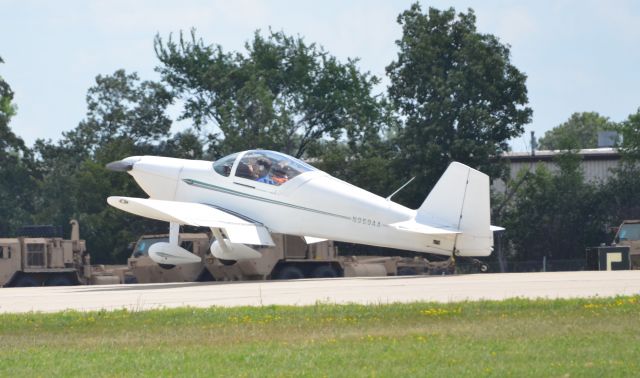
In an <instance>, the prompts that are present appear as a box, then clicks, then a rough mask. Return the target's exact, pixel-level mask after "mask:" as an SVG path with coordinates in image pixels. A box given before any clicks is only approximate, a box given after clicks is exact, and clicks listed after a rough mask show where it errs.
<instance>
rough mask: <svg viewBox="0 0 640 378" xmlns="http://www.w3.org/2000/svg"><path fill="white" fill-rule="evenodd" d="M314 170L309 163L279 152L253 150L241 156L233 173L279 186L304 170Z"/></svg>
mask: <svg viewBox="0 0 640 378" xmlns="http://www.w3.org/2000/svg"><path fill="white" fill-rule="evenodd" d="M315 170H316V168H314V167H312V166H310V165H309V164H307V163H305V162H303V161H300V160H298V159H296V158H294V157H291V156H288V155H285V154H281V153H279V152H274V151H266V150H254V151H247V152H246V153H245V154H244V156H242V159H240V162H239V163H238V167H237V168H236V172H235V175H236V176H237V177H241V178H245V179H249V180H254V181H257V182H262V183H265V184H269V185H277V186H279V185H282V184H284V183H286V182H287V181H289V180H291V179H293V178H294V177H296V176H298V175H300V174H302V173H304V172H309V171H315Z"/></svg>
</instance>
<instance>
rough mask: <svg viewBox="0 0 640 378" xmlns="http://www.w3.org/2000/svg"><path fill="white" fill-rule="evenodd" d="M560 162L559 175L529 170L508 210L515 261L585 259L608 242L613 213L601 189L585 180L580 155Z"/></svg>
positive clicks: (542, 169)
mask: <svg viewBox="0 0 640 378" xmlns="http://www.w3.org/2000/svg"><path fill="white" fill-rule="evenodd" d="M556 164H557V166H558V168H559V170H558V171H557V172H555V173H553V172H551V171H550V170H549V169H547V168H545V166H544V165H540V166H538V168H537V170H536V171H535V172H529V173H528V176H529V177H528V178H527V180H525V181H524V182H523V183H522V185H521V186H520V187H519V188H518V189H517V191H516V195H515V197H514V200H513V203H512V204H511V205H510V206H508V207H507V211H506V212H505V216H504V223H503V224H502V225H503V226H504V227H505V228H506V237H507V239H508V240H510V241H511V243H512V244H513V246H514V249H515V256H512V257H513V258H514V259H515V260H538V261H541V260H542V258H543V256H546V257H548V258H551V259H556V260H558V259H582V258H584V254H585V248H586V247H587V246H593V245H599V244H600V242H602V241H603V240H604V227H603V225H604V224H605V223H606V220H607V218H608V212H609V209H607V206H606V204H605V202H603V201H602V198H601V197H602V196H601V194H600V192H601V190H600V188H599V187H598V186H597V185H595V184H589V183H585V182H584V176H583V173H582V170H581V167H580V158H579V156H577V155H576V154H575V153H572V152H567V153H564V154H562V155H561V156H560V157H559V158H558V159H556ZM515 182H518V180H516V181H514V182H513V183H515Z"/></svg>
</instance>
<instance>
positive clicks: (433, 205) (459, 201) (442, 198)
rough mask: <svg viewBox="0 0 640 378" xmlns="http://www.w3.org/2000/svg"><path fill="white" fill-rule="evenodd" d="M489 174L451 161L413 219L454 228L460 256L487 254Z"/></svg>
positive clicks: (489, 244) (490, 236)
mask: <svg viewBox="0 0 640 378" xmlns="http://www.w3.org/2000/svg"><path fill="white" fill-rule="evenodd" d="M489 201H490V199H489V176H487V175H485V174H484V173H482V172H480V171H477V170H475V169H473V168H470V167H467V166H466V165H464V164H461V163H457V162H454V163H451V164H450V165H449V167H448V168H447V170H446V171H445V172H444V174H443V175H442V177H440V180H438V182H437V183H436V185H435V186H434V188H433V190H432V191H431V193H429V195H428V196H427V199H425V201H424V202H423V203H422V205H421V206H420V208H419V209H418V210H417V214H416V222H417V223H420V224H427V225H435V226H436V227H442V228H448V229H454V230H458V231H459V232H460V234H458V235H456V244H455V249H456V250H458V255H460V256H488V255H490V254H491V251H492V250H493V232H492V231H491V221H490V217H491V214H490V213H491V210H490V204H489Z"/></svg>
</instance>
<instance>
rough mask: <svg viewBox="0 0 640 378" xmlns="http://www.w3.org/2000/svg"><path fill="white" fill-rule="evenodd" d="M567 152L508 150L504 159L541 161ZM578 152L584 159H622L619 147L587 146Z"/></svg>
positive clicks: (549, 159)
mask: <svg viewBox="0 0 640 378" xmlns="http://www.w3.org/2000/svg"><path fill="white" fill-rule="evenodd" d="M565 152H567V151H566V150H540V151H535V155H531V153H530V152H507V153H505V154H504V155H502V159H506V160H509V161H511V162H514V163H515V162H539V161H551V160H553V158H554V157H556V156H558V155H560V154H562V153H565ZM577 154H578V155H580V156H581V157H582V159H583V160H620V157H621V155H620V151H618V149H617V148H610V147H607V148H587V149H582V150H578V151H577Z"/></svg>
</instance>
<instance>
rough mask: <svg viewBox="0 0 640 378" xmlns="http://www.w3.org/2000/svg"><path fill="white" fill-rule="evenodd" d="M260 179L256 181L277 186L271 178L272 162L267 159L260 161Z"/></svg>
mask: <svg viewBox="0 0 640 378" xmlns="http://www.w3.org/2000/svg"><path fill="white" fill-rule="evenodd" d="M257 165H258V179H257V180H256V181H258V182H263V183H265V184H269V185H276V183H275V182H274V181H273V180H272V179H271V178H270V177H269V171H270V170H271V162H270V161H268V160H266V159H258V161H257Z"/></svg>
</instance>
